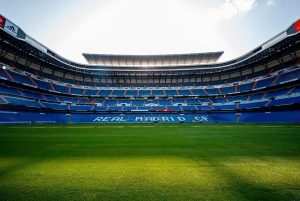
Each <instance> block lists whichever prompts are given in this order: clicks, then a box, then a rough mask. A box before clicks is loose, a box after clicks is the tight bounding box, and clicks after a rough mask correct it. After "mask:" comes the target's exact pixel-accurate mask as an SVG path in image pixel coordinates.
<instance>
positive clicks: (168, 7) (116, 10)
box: [0, 0, 300, 63]
mask: <svg viewBox="0 0 300 201" xmlns="http://www.w3.org/2000/svg"><path fill="white" fill-rule="evenodd" d="M299 8H300V0H210V1H207V0H89V1H85V0H0V14H2V15H4V16H5V17H7V18H8V19H10V20H11V21H13V22H14V23H15V24H17V25H18V26H19V27H20V28H21V29H23V31H25V33H26V34H28V35H30V36H32V37H33V38H35V39H36V40H38V41H39V42H41V43H42V44H44V45H45V46H46V47H48V48H50V49H51V50H53V51H55V52H57V53H58V54H60V55H61V56H63V57H65V58H67V59H69V60H72V61H75V62H79V63H86V61H85V60H84V58H83V56H82V53H97V54H135V55H145V54H146V55H153V54H181V53H200V52H213V51H224V55H223V56H222V58H221V61H226V60H230V59H234V58H235V57H238V56H241V55H242V54H245V53H247V52H249V51H250V50H252V49H254V48H256V47H257V46H259V45H260V44H262V43H263V42H265V41H267V40H268V39H270V38H271V37H273V36H275V35H276V34H278V33H280V32H281V31H283V30H285V29H286V28H288V27H289V26H290V25H291V24H292V23H293V22H295V21H296V20H298V19H300V12H299Z"/></svg>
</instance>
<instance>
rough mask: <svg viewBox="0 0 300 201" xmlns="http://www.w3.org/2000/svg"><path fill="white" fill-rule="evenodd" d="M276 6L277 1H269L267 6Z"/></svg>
mask: <svg viewBox="0 0 300 201" xmlns="http://www.w3.org/2000/svg"><path fill="white" fill-rule="evenodd" d="M275 4H276V2H275V0H267V6H274V5H275Z"/></svg>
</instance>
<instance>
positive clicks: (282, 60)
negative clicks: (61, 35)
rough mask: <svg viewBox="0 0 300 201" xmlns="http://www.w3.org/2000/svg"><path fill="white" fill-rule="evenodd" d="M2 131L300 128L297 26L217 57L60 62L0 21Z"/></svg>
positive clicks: (10, 24)
mask: <svg viewBox="0 0 300 201" xmlns="http://www.w3.org/2000/svg"><path fill="white" fill-rule="evenodd" d="M0 39H1V40H0V65H1V68H0V123H1V124H15V123H24V124H36V123H126V122H129V123H146V122H166V123H178V122H194V123H197V122H232V123H233V122H262V123H264V122H270V123H271V122H272V123H274V122H286V123H292V122H298V123H299V122H300V107H299V106H300V80H299V78H300V20H298V21H296V22H295V23H293V24H292V25H291V26H290V27H288V28H287V29H286V30H284V31H283V32H281V33H279V34H278V35H276V36H275V37H273V38H272V39H270V40H268V41H267V42H265V43H263V44H262V45H260V46H258V47H257V48H255V49H253V50H252V51H250V52H248V53H247V54H245V55H242V56H240V57H238V58H236V59H233V60H230V61H226V62H217V61H218V59H219V58H220V56H221V55H222V54H223V52H207V53H195V54H175V55H99V54H83V56H84V57H85V58H86V60H87V61H88V63H89V64H88V65H85V64H79V63H76V62H73V61H70V60H67V59H65V58H63V57H62V56H60V55H58V54H57V53H55V52H54V51H52V50H50V49H49V48H47V47H45V46H44V45H42V44H41V43H39V42H38V41H36V40H35V39H33V38H32V37H30V36H28V35H27V34H26V33H25V32H24V31H23V30H22V29H21V28H20V27H18V26H17V25H15V24H14V23H13V22H11V21H10V20H9V19H7V18H5V17H4V16H0Z"/></svg>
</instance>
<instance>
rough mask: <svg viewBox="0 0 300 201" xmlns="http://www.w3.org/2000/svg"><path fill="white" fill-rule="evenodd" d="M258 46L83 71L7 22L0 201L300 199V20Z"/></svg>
mask: <svg viewBox="0 0 300 201" xmlns="http://www.w3.org/2000/svg"><path fill="white" fill-rule="evenodd" d="M280 31H281V32H280ZM75 34H76V33H75ZM253 47H254V48H253V49H252V50H250V51H248V52H247V53H246V54H241V55H240V56H239V57H237V58H234V59H230V60H228V61H219V59H220V58H221V56H222V55H223V53H224V52H223V51H215V52H201V53H184V54H157V55H152V54H149V55H139V54H137V55H126V54H96V53H83V54H82V56H83V57H84V58H85V60H86V63H87V64H82V63H79V62H74V61H71V60H69V59H66V58H65V57H64V56H63V55H60V54H58V53H56V52H55V51H53V50H51V49H49V48H48V47H46V46H45V45H43V44H42V43H40V42H39V41H37V40H36V39H34V38H33V37H31V36H29V35H28V34H27V33H26V30H23V29H22V27H21V26H19V25H17V24H16V23H14V22H13V21H12V20H10V19H9V17H6V16H4V15H0V200H3V201H10V200H28V201H29V200H122V201H123V200H231V201H233V200H250V201H254V200H270V201H271V200H272V201H274V200H281V201H282V200H286V201H293V200H295V201H296V200H300V20H297V19H295V21H294V22H291V23H290V24H287V25H286V29H285V30H279V31H278V34H277V35H275V36H274V37H272V38H270V39H269V40H267V41H266V42H264V43H263V44H260V45H259V44H256V47H255V46H253Z"/></svg>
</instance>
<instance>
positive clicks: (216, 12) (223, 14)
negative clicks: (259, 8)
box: [208, 0, 256, 19]
mask: <svg viewBox="0 0 300 201" xmlns="http://www.w3.org/2000/svg"><path fill="white" fill-rule="evenodd" d="M255 5H256V1H255V0H226V1H225V2H224V3H223V4H221V5H220V6H219V7H212V8H208V11H209V12H210V13H211V14H212V16H214V17H215V18H219V19H220V18H225V19H230V18H232V17H233V16H235V15H243V14H246V13H247V12H248V11H250V10H251V9H252V8H253V7H254V6H255Z"/></svg>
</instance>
